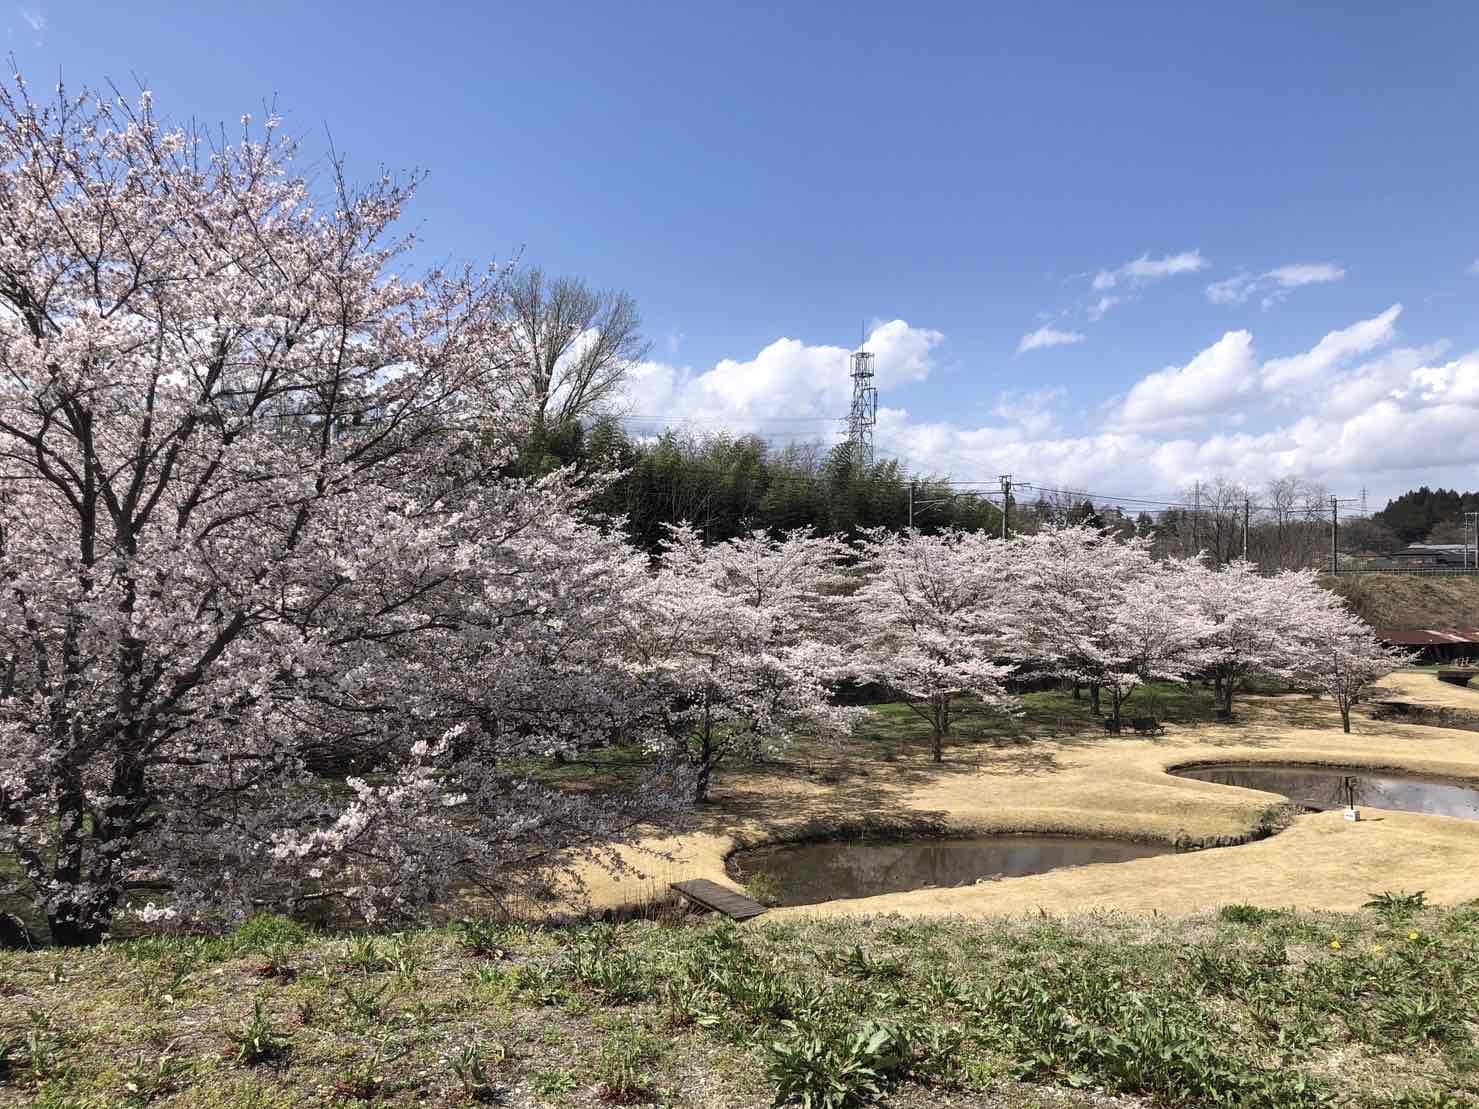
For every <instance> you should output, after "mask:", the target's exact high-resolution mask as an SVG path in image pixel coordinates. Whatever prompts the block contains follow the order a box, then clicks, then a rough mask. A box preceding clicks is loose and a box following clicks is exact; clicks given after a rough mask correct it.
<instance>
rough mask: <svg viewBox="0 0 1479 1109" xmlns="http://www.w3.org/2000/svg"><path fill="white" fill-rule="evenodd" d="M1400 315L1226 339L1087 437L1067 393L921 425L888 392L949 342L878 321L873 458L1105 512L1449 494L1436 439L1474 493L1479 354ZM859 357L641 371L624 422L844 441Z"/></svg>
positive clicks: (1003, 401)
mask: <svg viewBox="0 0 1479 1109" xmlns="http://www.w3.org/2000/svg"><path fill="white" fill-rule="evenodd" d="M1401 311H1402V306H1401V305H1400V304H1395V305H1392V306H1391V307H1390V308H1388V309H1387V310H1386V311H1385V312H1382V313H1380V314H1379V315H1376V316H1374V317H1372V318H1371V319H1367V320H1361V321H1358V322H1356V323H1354V324H1351V325H1350V326H1348V327H1343V328H1339V329H1337V330H1334V331H1330V332H1329V333H1328V334H1326V335H1325V336H1324V337H1323V338H1321V339H1320V340H1319V342H1317V343H1315V344H1314V345H1313V346H1312V347H1311V348H1310V349H1308V350H1306V351H1303V352H1300V353H1296V354H1293V355H1285V356H1281V357H1278V358H1273V359H1269V360H1266V361H1261V360H1260V358H1259V356H1258V352H1257V350H1256V347H1255V344H1254V341H1253V336H1252V335H1251V334H1250V333H1249V332H1248V331H1246V330H1241V331H1229V332H1227V333H1226V334H1224V335H1223V336H1222V337H1221V338H1219V339H1218V340H1217V342H1215V343H1213V344H1212V345H1211V346H1209V347H1207V348H1206V349H1204V350H1202V351H1200V352H1196V353H1194V354H1193V355H1192V356H1191V357H1190V358H1188V359H1187V360H1186V361H1185V362H1184V363H1179V364H1176V365H1172V366H1168V367H1166V368H1165V369H1162V370H1159V371H1156V372H1155V373H1152V374H1148V375H1146V377H1145V378H1143V379H1142V380H1140V381H1139V382H1137V383H1136V384H1135V385H1134V386H1133V387H1132V388H1131V389H1130V390H1129V391H1128V392H1127V394H1126V395H1125V396H1124V397H1123V398H1122V400H1120V401H1119V402H1118V403H1117V405H1116V407H1115V409H1114V410H1113V413H1112V415H1111V418H1110V419H1108V420H1107V421H1106V420H1104V419H1103V417H1102V415H1100V416H1098V417H1093V416H1090V417H1088V418H1089V419H1093V420H1094V422H1095V425H1096V426H1092V427H1090V426H1088V425H1086V424H1082V423H1080V420H1081V419H1082V418H1083V417H1084V414H1083V413H1082V412H1081V411H1079V412H1076V411H1075V410H1074V409H1073V407H1072V406H1071V404H1070V396H1069V394H1067V393H1066V392H1065V391H1064V390H1063V389H1061V388H1055V387H1051V386H1044V387H1040V388H1036V389H1031V390H1027V391H1018V392H1005V393H1002V394H1000V395H999V396H998V398H997V401H996V403H994V404H989V405H988V408H987V411H986V414H985V415H984V416H983V417H982V418H981V419H979V420H974V421H973V420H969V419H963V418H960V417H946V418H940V419H921V418H919V417H918V416H917V415H914V414H911V412H910V411H909V409H908V408H906V407H905V406H903V405H902V404H900V403H899V402H898V400H897V394H895V397H888V396H887V394H888V393H889V392H890V391H893V390H898V389H899V388H900V387H902V386H905V385H907V384H908V383H910V382H917V381H921V380H923V379H925V378H926V377H928V376H929V375H930V373H931V372H932V370H933V368H934V361H935V359H936V358H937V357H938V352H939V348H940V345H941V343H942V342H943V336H942V335H941V334H940V333H939V332H938V331H931V330H929V329H925V328H917V327H913V326H911V325H910V324H908V323H907V322H905V321H903V320H894V321H890V322H889V323H883V324H878V325H877V326H875V328H874V329H873V333H872V335H871V336H870V337H869V340H868V346H869V349H871V350H873V351H874V352H875V353H876V354H877V356H878V384H879V386H880V390H881V391H882V392H883V393H884V394H885V398H886V400H888V401H889V402H890V403H886V404H884V405H881V406H880V409H879V413H878V427H877V432H876V441H877V445H878V450H879V453H880V454H881V455H884V456H892V457H897V458H899V459H901V460H902V461H903V462H904V463H905V464H906V465H907V466H909V467H911V468H914V469H918V470H925V471H932V472H936V473H949V474H953V475H954V476H956V477H966V478H982V477H987V478H991V477H994V476H995V475H997V474H1000V473H1011V474H1014V475H1016V476H1017V478H1018V479H1019V480H1023V481H1030V482H1039V483H1049V482H1051V483H1054V484H1055V485H1057V486H1058V487H1061V488H1073V489H1084V490H1088V491H1091V492H1099V493H1108V494H1111V495H1112V496H1111V499H1113V497H1114V496H1121V497H1134V496H1142V497H1143V496H1154V495H1156V494H1160V495H1165V494H1169V493H1172V492H1173V491H1175V490H1177V489H1180V488H1183V487H1184V486H1185V485H1186V484H1188V483H1189V482H1190V481H1192V480H1193V479H1196V478H1201V479H1204V480H1205V479H1210V478H1212V477H1214V476H1216V475H1219V474H1221V475H1227V476H1229V477H1232V478H1234V479H1235V480H1239V481H1244V482H1247V483H1249V484H1252V485H1254V486H1257V485H1260V484H1262V483H1263V482H1265V481H1268V480H1269V479H1271V478H1275V477H1280V476H1284V475H1288V474H1295V475H1299V476H1301V477H1306V478H1310V479H1313V480H1317V481H1321V482H1324V483H1326V484H1328V485H1330V486H1332V487H1333V488H1336V489H1338V490H1340V491H1342V492H1348V491H1354V490H1356V489H1359V488H1360V487H1361V486H1362V485H1366V486H1368V487H1369V488H1371V489H1372V490H1373V491H1375V493H1376V494H1377V495H1378V496H1380V495H1384V494H1385V493H1387V492H1391V493H1394V494H1395V493H1396V492H1400V491H1401V490H1402V489H1405V488H1408V487H1409V486H1415V485H1417V484H1421V483H1422V482H1424V481H1426V482H1428V483H1429V484H1432V483H1433V482H1434V481H1435V480H1437V475H1435V472H1434V470H1433V466H1434V464H1435V461H1437V460H1436V459H1435V454H1434V444H1439V443H1441V444H1442V458H1441V462H1442V466H1443V470H1442V475H1441V478H1442V480H1443V481H1444V482H1446V483H1449V484H1454V483H1458V484H1469V485H1472V484H1473V483H1474V482H1475V481H1479V352H1475V353H1470V354H1464V355H1462V356H1458V357H1452V356H1450V355H1449V354H1448V346H1447V343H1445V342H1442V341H1439V342H1434V343H1430V344H1427V345H1425V346H1413V347H1393V346H1392V345H1391V344H1392V341H1393V339H1394V338H1395V337H1396V334H1397V332H1396V323H1397V321H1398V318H1399V316H1400V314H1401ZM850 353H851V352H850V351H848V350H847V349H846V348H843V347H838V346H813V345H809V344H805V343H802V342H799V341H797V340H794V339H778V340H776V341H775V342H774V343H770V344H768V345H767V346H765V347H764V348H763V349H761V350H760V351H758V352H757V353H756V354H755V355H753V356H752V357H749V358H746V359H725V360H723V361H721V362H719V363H717V364H716V365H714V366H713V367H711V368H709V369H707V370H703V371H701V372H700V371H696V370H692V369H687V368H679V367H675V366H672V365H668V364H665V363H661V362H656V361H654V362H647V363H644V364H643V365H642V366H640V367H638V370H637V373H636V374H635V375H634V377H633V381H632V383H631V386H630V388H629V389H628V398H627V400H628V405H629V411H630V412H632V413H643V414H649V415H650V414H662V415H664V416H665V417H666V421H667V422H670V423H673V424H681V423H682V422H683V420H684V419H685V418H691V419H694V420H696V421H700V420H701V421H704V426H705V427H713V428H717V427H720V426H723V427H726V428H728V429H730V430H733V431H736V432H744V431H753V430H759V431H761V433H762V434H770V433H772V431H774V430H775V429H776V428H777V427H784V428H787V429H789V428H792V427H796V426H798V425H791V424H786V425H777V424H773V423H770V422H769V421H771V420H779V419H798V418H799V419H801V420H803V421H805V420H814V421H815V423H810V424H804V425H800V426H801V428H802V429H801V430H799V431H795V432H791V433H790V434H793V435H794V434H802V435H805V436H807V437H811V436H813V435H814V436H815V437H816V438H818V439H824V440H833V439H834V438H835V433H836V432H837V431H838V430H839V419H838V418H839V417H841V416H842V415H843V413H845V412H846V411H847V405H848V399H849V396H850V391H851V382H850V381H849V380H848V377H847V359H848V355H849V354H850ZM1316 386H1318V387H1316ZM778 434H782V435H784V434H785V432H779V433H778ZM1024 495H1026V494H1024Z"/></svg>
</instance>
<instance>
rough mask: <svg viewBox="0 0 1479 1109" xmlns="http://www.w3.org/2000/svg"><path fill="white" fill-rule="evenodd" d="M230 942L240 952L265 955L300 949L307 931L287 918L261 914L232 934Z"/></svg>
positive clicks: (306, 936)
mask: <svg viewBox="0 0 1479 1109" xmlns="http://www.w3.org/2000/svg"><path fill="white" fill-rule="evenodd" d="M231 941H232V943H233V944H234V945H235V947H236V949H237V950H238V951H240V952H243V953H245V952H249V951H258V952H262V953H263V954H265V953H267V952H268V951H271V950H274V949H280V948H294V947H302V946H303V944H305V943H307V942H308V930H307V929H306V928H304V927H303V925H301V924H299V923H297V922H296V921H292V920H289V919H288V918H287V917H284V916H277V915H276V914H274V913H262V914H260V915H258V916H254V917H252V919H251V920H248V921H247V922H246V923H245V924H243V925H242V926H241V927H240V928H238V929H237V930H236V931H235V932H234V933H232V936H231Z"/></svg>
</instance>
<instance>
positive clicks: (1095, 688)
mask: <svg viewBox="0 0 1479 1109" xmlns="http://www.w3.org/2000/svg"><path fill="white" fill-rule="evenodd" d="M1089 711H1090V712H1092V713H1093V714H1094V715H1095V716H1099V715H1100V710H1099V683H1098V682H1091V683H1090V684H1089Z"/></svg>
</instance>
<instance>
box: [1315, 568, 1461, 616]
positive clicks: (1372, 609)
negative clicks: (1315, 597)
mask: <svg viewBox="0 0 1479 1109" xmlns="http://www.w3.org/2000/svg"><path fill="white" fill-rule="evenodd" d="M1320 584H1322V585H1323V586H1325V588H1327V589H1331V590H1334V591H1335V592H1336V593H1339V594H1340V595H1341V596H1342V597H1344V598H1345V599H1346V600H1347V601H1349V602H1350V604H1351V607H1352V608H1354V609H1355V611H1356V612H1357V613H1358V614H1359V615H1360V616H1361V618H1362V619H1364V620H1365V621H1366V622H1367V623H1368V624H1373V625H1391V626H1394V627H1434V628H1451V627H1460V626H1466V625H1479V576H1475V577H1442V576H1436V575H1435V576H1431V577H1429V576H1425V575H1420V574H1413V575H1410V576H1409V575H1404V574H1341V575H1339V576H1334V577H1325V578H1322V579H1321V581H1320Z"/></svg>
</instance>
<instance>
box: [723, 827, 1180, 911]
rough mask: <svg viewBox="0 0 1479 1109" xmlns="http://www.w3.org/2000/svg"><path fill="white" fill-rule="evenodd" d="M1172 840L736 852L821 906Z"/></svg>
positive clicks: (742, 863) (851, 845) (743, 874)
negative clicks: (821, 902) (846, 899)
mask: <svg viewBox="0 0 1479 1109" xmlns="http://www.w3.org/2000/svg"><path fill="white" fill-rule="evenodd" d="M1170 850H1171V848H1169V847H1155V846H1150V845H1147V844H1139V843H1125V842H1122V841H1119V840H1095V839H1078V838H1073V837H1068V836H1025V835H1024V836H1015V835H1013V836H985V837H977V838H972V839H920V840H902V841H892V842H889V841H868V840H863V841H854V842H846V843H843V842H835V841H834V842H824V843H796V844H773V845H770V846H767V847H758V848H755V849H754V850H751V851H741V852H739V853H737V854H735V855H734V856H732V857H731V859H730V868H731V870H732V872H733V873H734V875H735V877H736V878H737V879H738V880H739V881H742V882H743V881H747V880H748V879H749V878H751V877H752V876H754V875H756V874H763V875H765V876H766V877H767V878H769V879H770V880H771V881H772V882H773V883H774V884H775V886H776V887H777V889H778V893H779V898H780V904H782V905H815V904H816V903H817V902H819V901H832V900H834V899H836V898H842V897H871V896H873V895H874V894H880V893H899V892H902V891H904V890H913V889H922V888H925V887H929V886H936V887H941V886H960V885H969V884H971V883H973V882H976V881H978V880H980V879H982V878H1016V877H1020V876H1022V875H1025V874H1041V873H1043V872H1044V871H1048V870H1057V869H1058V868H1059V867H1065V866H1085V865H1089V864H1093V863H1118V862H1125V861H1127V860H1129V859H1143V858H1146V857H1148V856H1151V855H1163V854H1167V853H1169V852H1170Z"/></svg>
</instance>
